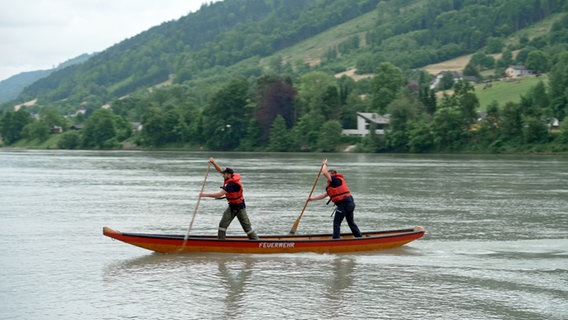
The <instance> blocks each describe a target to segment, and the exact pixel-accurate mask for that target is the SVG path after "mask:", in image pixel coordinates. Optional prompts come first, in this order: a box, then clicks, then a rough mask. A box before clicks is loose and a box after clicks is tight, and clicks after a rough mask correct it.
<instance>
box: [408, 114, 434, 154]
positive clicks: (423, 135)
mask: <svg viewBox="0 0 568 320" xmlns="http://www.w3.org/2000/svg"><path fill="white" fill-rule="evenodd" d="M433 147H434V139H433V136H432V130H431V129H430V123H429V122H428V121H426V120H419V121H415V122H412V123H411V124H410V125H409V130H408V151H410V152H414V153H423V152H429V151H431V150H432V148H433Z"/></svg>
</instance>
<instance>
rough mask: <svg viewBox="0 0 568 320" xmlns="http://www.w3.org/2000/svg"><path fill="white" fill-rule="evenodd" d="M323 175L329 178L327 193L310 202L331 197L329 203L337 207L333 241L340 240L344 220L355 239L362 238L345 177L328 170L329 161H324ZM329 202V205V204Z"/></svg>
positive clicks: (353, 202)
mask: <svg viewBox="0 0 568 320" xmlns="http://www.w3.org/2000/svg"><path fill="white" fill-rule="evenodd" d="M322 174H323V175H324V176H325V177H326V178H327V187H326V188H325V190H326V192H324V193H322V194H320V195H318V196H315V197H310V198H309V199H308V200H309V201H314V200H322V199H325V198H327V197H328V196H329V197H330V199H329V201H333V203H334V204H335V205H336V206H337V207H336V208H335V217H334V218H333V239H339V238H340V234H341V223H342V222H343V219H346V220H347V224H348V225H349V228H350V229H351V232H352V233H353V235H354V236H355V237H358V238H360V237H361V236H362V235H361V231H360V230H359V227H358V226H357V224H356V223H355V218H354V211H355V201H354V200H353V196H352V195H351V192H350V191H349V187H348V186H347V182H345V179H344V177H343V174H341V173H337V170H334V169H330V170H328V169H327V159H325V160H324V162H323V165H322ZM329 201H328V203H329Z"/></svg>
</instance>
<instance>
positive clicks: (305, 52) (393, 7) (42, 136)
mask: <svg viewBox="0 0 568 320" xmlns="http://www.w3.org/2000/svg"><path fill="white" fill-rule="evenodd" d="M567 12H568V3H566V2H565V1H560V0H545V1H543V0H496V1H463V0H358V1H353V0H286V1H281V0H224V1H218V2H215V3H211V4H208V5H204V6H202V8H201V9H200V10H199V11H198V12H194V13H191V14H189V15H187V16H185V17H182V18H181V19H179V20H177V21H170V22H167V23H163V24H161V25H159V26H156V27H153V28H151V29H149V30H147V31H145V32H143V33H141V34H139V35H137V36H135V37H132V38H130V39H126V40H124V41H122V42H120V43H118V44H116V45H114V46H112V47H110V48H108V49H106V50H103V51H102V52H100V53H98V54H97V55H95V56H93V57H91V58H90V59H88V60H87V61H86V62H84V63H82V64H77V65H73V66H69V67H67V68H63V69H61V70H57V71H55V72H53V73H52V74H50V75H49V76H47V77H45V78H43V79H41V80H39V81H36V82H35V83H33V84H32V85H30V86H28V87H26V88H25V90H24V91H23V92H22V94H21V95H20V96H19V97H18V99H16V100H15V101H12V102H9V103H5V104H3V105H1V106H0V112H2V111H4V114H2V113H0V135H1V136H2V140H3V142H4V144H5V145H13V144H17V143H22V141H24V139H25V140H27V141H34V142H33V143H34V145H36V146H37V145H43V142H44V141H50V146H52V145H53V144H52V142H53V140H51V138H52V136H53V132H54V130H53V128H54V127H57V128H58V129H57V131H59V130H60V129H59V127H60V128H61V130H63V132H64V133H63V134H62V135H61V138H60V139H58V141H57V147H59V148H64V149H74V148H85V149H92V148H102V149H108V148H120V147H124V146H125V145H128V146H136V147H142V148H163V147H175V148H177V147H183V148H191V149H193V148H195V149H200V150H205V149H208V150H223V151H229V150H241V151H302V152H306V151H322V152H333V151H336V150H337V149H338V148H339V145H342V144H356V145H357V148H355V150H357V151H361V152H487V151H490V152H512V151H527V150H536V149H538V150H541V149H545V150H553V149H554V150H557V149H558V150H563V148H565V147H564V140H567V141H568V136H566V137H564V135H563V133H562V132H564V131H563V130H560V129H559V130H556V129H555V130H554V131H552V130H548V128H549V127H550V125H551V123H546V122H545V121H548V120H546V119H553V118H556V119H561V120H563V119H564V118H565V117H566V115H568V96H566V94H565V92H566V84H567V83H568V80H566V79H568V67H567V66H568V13H567ZM450 63H457V64H456V65H454V66H452V67H451V68H447V65H448V64H450ZM509 65H523V66H526V67H527V68H528V69H531V70H538V71H540V72H542V73H543V74H546V75H547V76H543V77H541V78H539V79H533V78H526V79H518V80H515V81H511V82H508V81H496V80H497V79H500V78H501V77H502V76H503V74H504V71H505V69H506V67H507V66H509ZM426 70H427V71H426ZM445 70H454V71H459V72H460V73H463V75H464V76H467V77H476V78H478V79H479V80H484V82H482V83H483V84H482V85H478V86H476V87H472V86H471V85H470V84H469V82H456V81H455V78H453V77H454V75H452V74H449V75H450V78H448V77H447V76H445V77H442V78H441V81H440V84H441V85H442V86H441V87H440V88H443V89H451V90H453V93H452V94H451V95H450V96H448V98H447V99H446V98H444V99H436V90H438V89H436V90H431V89H430V86H431V84H432V80H433V79H434V75H435V74H438V72H439V71H445ZM339 75H346V76H345V77H344V76H339ZM540 79H548V81H546V83H545V86H542V85H541V86H538V90H530V88H532V87H533V86H534V85H536V84H538V83H539V82H538V80H540ZM355 80H358V81H355ZM487 81H491V82H487ZM521 96H523V97H527V99H523V101H522V103H519V101H520V97H521ZM478 99H479V101H481V109H482V110H485V109H486V108H487V105H489V104H490V103H492V102H493V101H496V102H497V104H498V107H497V108H492V109H491V110H492V114H491V115H490V117H489V118H488V119H487V120H486V122H484V123H476V121H477V120H478V119H479V117H478V115H477V112H478V111H479V110H477V109H478V104H477V101H478ZM27 101H33V102H34V103H28V104H26V105H24V104H23V103H24V102H27ZM508 102H510V103H508ZM16 105H19V106H20V107H21V108H20V109H19V111H17V112H14V111H13V110H14V109H15V106H16ZM102 106H104V108H101V107H102ZM358 112H366V113H377V114H380V115H385V114H389V115H390V118H389V120H388V123H385V122H382V123H378V124H376V126H377V130H378V131H371V132H380V133H381V134H380V135H377V136H375V135H366V136H365V137H364V138H361V137H358V136H351V137H347V136H345V135H342V129H354V128H356V126H357V125H358V121H357V114H358ZM72 125H74V126H72ZM77 125H79V126H77ZM373 125H374V124H371V125H370V126H369V129H371V127H372V126H373ZM385 125H386V126H387V128H386V129H385V128H384V126H385ZM72 129H73V130H72ZM566 131H567V132H568V130H566ZM557 132H560V134H556V133H557ZM567 135H568V134H567ZM541 146H544V147H541Z"/></svg>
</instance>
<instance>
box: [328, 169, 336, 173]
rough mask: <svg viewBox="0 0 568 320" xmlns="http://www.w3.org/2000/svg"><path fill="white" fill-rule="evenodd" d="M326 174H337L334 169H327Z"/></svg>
mask: <svg viewBox="0 0 568 320" xmlns="http://www.w3.org/2000/svg"><path fill="white" fill-rule="evenodd" d="M327 172H329V173H330V174H337V170H335V169H329V170H328V171H327Z"/></svg>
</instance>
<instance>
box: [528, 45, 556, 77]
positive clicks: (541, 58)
mask: <svg viewBox="0 0 568 320" xmlns="http://www.w3.org/2000/svg"><path fill="white" fill-rule="evenodd" d="M525 66H526V67H527V68H528V69H529V70H534V71H538V72H548V71H549V70H550V58H549V57H548V56H547V55H546V54H545V53H544V52H542V51H540V50H535V51H532V52H530V53H529V55H528V57H527V61H526V62H525Z"/></svg>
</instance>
